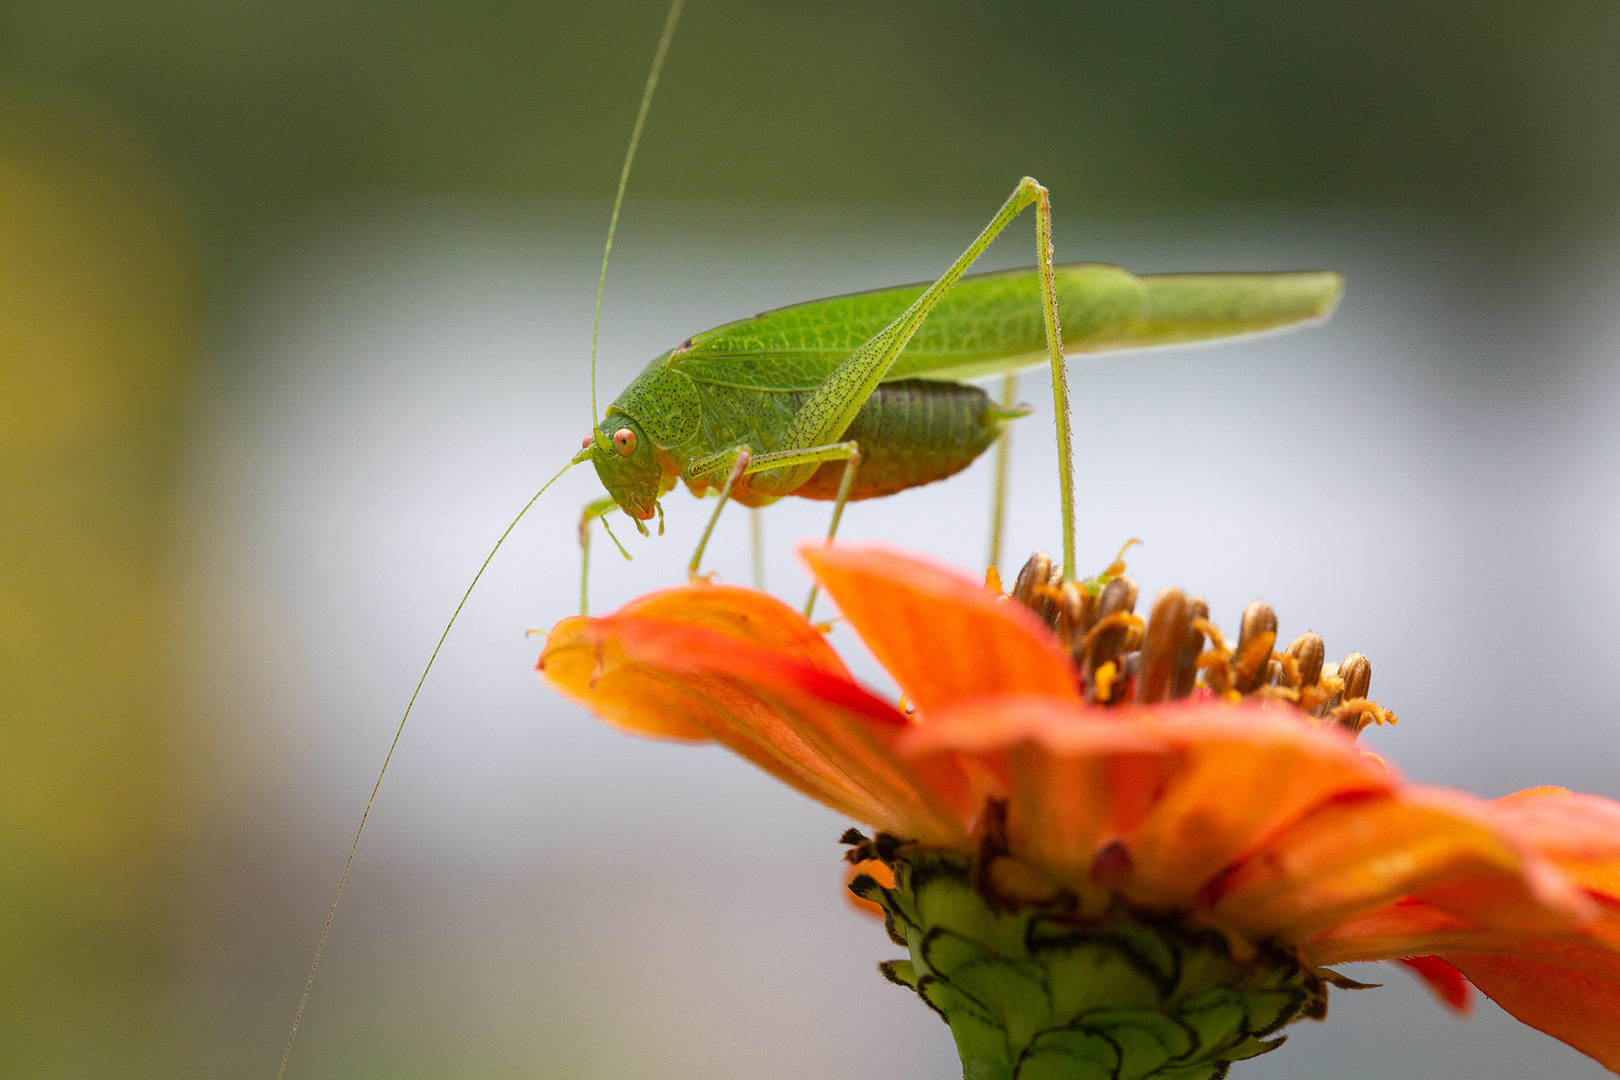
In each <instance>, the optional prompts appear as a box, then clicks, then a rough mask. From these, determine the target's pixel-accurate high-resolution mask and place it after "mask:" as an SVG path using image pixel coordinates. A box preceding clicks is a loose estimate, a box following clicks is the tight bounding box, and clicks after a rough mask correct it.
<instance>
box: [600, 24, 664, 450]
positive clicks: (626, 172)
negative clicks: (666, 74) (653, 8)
mask: <svg viewBox="0 0 1620 1080" xmlns="http://www.w3.org/2000/svg"><path fill="white" fill-rule="evenodd" d="M685 6H686V0H670V5H669V15H668V16H666V17H665V19H664V32H663V34H662V35H660V36H659V38H658V51H657V52H655V53H654V54H653V62H652V70H651V71H649V72H647V88H646V89H645V90H643V91H642V92H641V108H640V109H639V110H637V112H636V126H635V127H633V128H631V129H630V149H629V150H627V151H625V155H624V168H623V169H621V170H619V193H618V194H617V195H615V196H614V197H613V216H612V217H610V218H608V235H607V247H606V249H604V250H603V252H602V276H601V277H600V278H598V279H597V281H596V317H595V318H594V319H593V320H591V431H592V432H593V433H594V434H595V437H596V441H597V442H601V441H602V426H601V417H602V414H601V413H599V412H597V411H596V332H597V330H598V329H599V328H600V327H601V325H602V290H603V289H604V288H605V287H606V286H607V268H608V257H609V256H610V255H612V254H613V231H614V230H615V229H617V228H618V227H619V207H621V206H623V205H624V189H625V188H626V187H627V186H628V185H629V183H630V165H631V163H632V162H634V161H635V160H636V144H638V143H640V142H641V129H642V127H643V126H644V125H645V124H646V123H647V110H648V109H650V108H652V99H653V91H654V90H656V89H657V88H658V73H659V72H660V71H662V70H663V69H664V56H665V54H666V53H668V52H669V43H670V41H672V40H673V39H674V37H675V24H676V23H678V22H680V20H681V8H683V7H685Z"/></svg>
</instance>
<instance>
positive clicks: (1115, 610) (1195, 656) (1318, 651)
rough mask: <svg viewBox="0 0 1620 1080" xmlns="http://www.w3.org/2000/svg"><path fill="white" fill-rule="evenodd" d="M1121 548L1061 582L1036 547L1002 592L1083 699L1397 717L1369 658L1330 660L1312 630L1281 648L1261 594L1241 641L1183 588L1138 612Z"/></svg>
mask: <svg viewBox="0 0 1620 1080" xmlns="http://www.w3.org/2000/svg"><path fill="white" fill-rule="evenodd" d="M1128 546H1129V545H1127V547H1128ZM1120 554H1121V559H1116V560H1115V561H1114V563H1113V564H1112V565H1111V566H1109V567H1108V569H1106V570H1104V571H1103V572H1102V573H1101V574H1098V575H1097V576H1096V577H1094V578H1088V579H1086V580H1084V581H1064V580H1063V567H1062V565H1061V564H1058V563H1055V562H1053V561H1052V557H1051V556H1050V555H1048V554H1047V553H1046V552H1044V551H1037V552H1036V553H1035V554H1033V555H1031V556H1030V557H1029V560H1028V561H1027V562H1026V563H1024V566H1023V569H1021V570H1020V571H1019V572H1018V577H1017V579H1016V580H1015V581H1014V583H1013V587H1012V591H1011V592H1010V593H1007V594H1006V595H1007V599H1008V600H1009V601H1011V602H1013V603H1016V604H1021V605H1022V606H1024V607H1027V608H1028V609H1029V610H1030V611H1033V612H1034V613H1035V614H1036V615H1037V616H1039V617H1040V619H1041V621H1042V622H1044V623H1045V624H1046V625H1047V627H1048V628H1049V629H1050V630H1051V631H1052V635H1053V637H1054V638H1056V639H1057V642H1058V644H1059V645H1061V646H1062V647H1063V649H1064V650H1065V651H1066V652H1068V653H1069V655H1070V656H1071V657H1073V659H1074V663H1075V668H1076V671H1077V679H1078V681H1079V684H1080V691H1081V693H1082V694H1083V695H1084V697H1085V699H1086V700H1087V701H1090V702H1092V703H1094V704H1098V705H1122V704H1127V703H1132V702H1134V703H1138V704H1153V703H1155V702H1160V701H1176V700H1179V699H1182V698H1188V697H1194V696H1197V697H1208V698H1220V699H1224V700H1228V701H1241V700H1244V699H1254V698H1258V699H1276V700H1281V701H1287V702H1289V703H1291V704H1294V705H1297V706H1299V708H1301V709H1303V710H1304V711H1305V712H1306V713H1308V714H1310V715H1311V716H1312V717H1314V718H1315V719H1316V720H1317V722H1318V723H1320V724H1322V725H1324V726H1325V725H1330V724H1331V725H1337V726H1339V727H1342V728H1344V729H1346V730H1347V731H1349V732H1351V733H1352V734H1356V733H1359V732H1360V731H1361V730H1362V729H1363V728H1365V727H1367V726H1368V725H1369V724H1393V723H1395V721H1396V716H1395V714H1394V713H1393V712H1390V711H1389V710H1388V709H1386V708H1384V707H1383V706H1381V705H1379V704H1378V703H1377V702H1376V701H1373V700H1371V699H1370V698H1368V696H1367V693H1368V689H1369V687H1370V686H1371V683H1372V662H1371V661H1369V660H1368V659H1367V657H1365V656H1364V655H1362V654H1361V653H1359V652H1355V653H1351V654H1350V655H1349V656H1346V657H1345V658H1344V659H1343V660H1341V661H1339V662H1338V663H1337V664H1330V663H1326V662H1325V661H1326V656H1327V650H1326V647H1325V646H1324V644H1323V642H1322V639H1321V637H1320V636H1318V635H1317V634H1315V633H1312V632H1309V631H1307V632H1306V633H1303V634H1300V635H1299V636H1298V637H1296V638H1294V639H1293V641H1292V642H1290V643H1289V645H1288V646H1287V647H1286V648H1285V649H1283V650H1282V651H1280V652H1279V651H1277V642H1278V641H1279V640H1280V639H1279V638H1278V636H1277V630H1278V619H1277V612H1276V611H1275V610H1274V609H1273V608H1272V606H1271V605H1270V604H1268V603H1266V602H1265V601H1264V600H1256V601H1255V602H1254V603H1252V604H1250V605H1249V606H1248V607H1247V608H1245V609H1244V610H1243V616H1242V618H1241V619H1240V620H1239V624H1238V638H1237V644H1236V645H1231V644H1228V641H1227V638H1226V635H1224V634H1223V633H1222V632H1221V630H1220V627H1218V626H1216V625H1215V623H1213V622H1211V621H1210V619H1209V604H1208V603H1207V602H1205V600H1204V598H1203V597H1201V596H1192V597H1189V596H1188V595H1187V594H1186V593H1184V592H1183V591H1182V590H1180V589H1178V588H1174V587H1170V588H1165V589H1162V590H1160V592H1159V595H1158V596H1157V597H1155V598H1154V601H1153V606H1152V608H1151V609H1150V611H1149V614H1148V617H1147V618H1146V619H1143V618H1142V617H1141V616H1140V615H1137V614H1136V601H1137V586H1136V582H1135V581H1134V580H1133V579H1132V578H1131V577H1129V576H1128V575H1127V574H1126V573H1125V564H1124V562H1123V561H1122V558H1123V555H1124V552H1123V551H1121V553H1120ZM992 574H993V572H992ZM992 574H987V575H986V580H985V585H986V587H987V588H990V589H991V590H992V591H995V592H1000V588H999V586H1000V584H1001V580H1000V577H999V575H997V576H992Z"/></svg>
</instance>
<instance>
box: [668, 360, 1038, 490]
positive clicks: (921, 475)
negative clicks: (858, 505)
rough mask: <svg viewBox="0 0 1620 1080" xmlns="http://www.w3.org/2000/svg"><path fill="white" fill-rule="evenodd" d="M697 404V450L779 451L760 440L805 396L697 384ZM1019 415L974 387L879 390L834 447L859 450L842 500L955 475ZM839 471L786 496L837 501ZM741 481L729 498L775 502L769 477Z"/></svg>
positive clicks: (699, 485)
mask: <svg viewBox="0 0 1620 1080" xmlns="http://www.w3.org/2000/svg"><path fill="white" fill-rule="evenodd" d="M698 396H699V398H700V399H701V400H703V402H704V410H703V415H704V417H705V419H706V422H705V423H704V424H702V425H701V426H700V429H699V440H700V441H701V442H706V443H708V444H709V445H722V446H724V445H737V444H740V443H750V444H752V445H755V446H757V447H758V448H759V449H761V450H763V451H771V450H777V449H780V448H781V447H779V446H778V445H775V443H776V440H775V439H774V438H772V437H769V436H768V435H767V434H766V433H767V432H768V433H769V435H771V436H774V435H779V434H780V433H781V432H784V431H786V430H787V425H788V421H789V420H790V419H791V418H792V415H793V414H794V413H795V412H797V411H798V409H799V407H800V406H801V405H803V403H804V399H805V398H807V397H809V396H810V394H809V391H805V390H785V391H765V390H754V389H750V388H742V387H730V386H716V385H713V384H700V385H699V387H698ZM1021 415H1023V413H1022V411H1019V410H1006V409H1003V408H1001V407H999V406H997V405H996V404H994V403H993V402H992V401H991V400H990V395H988V394H986V393H985V392H984V391H983V390H981V389H979V388H978V387H977V386H969V385H967V384H964V383H950V382H937V381H934V380H931V379H902V380H900V381H898V382H886V383H883V384H881V385H880V386H879V387H878V388H877V390H876V391H874V392H873V394H872V396H871V397H869V398H867V399H866V404H865V405H863V406H861V411H860V412H859V413H857V414H856V416H855V420H854V422H853V423H851V424H850V426H849V427H848V429H846V430H845V431H844V433H843V435H842V436H840V441H854V442H855V443H857V444H859V446H860V449H861V467H860V469H859V471H858V472H857V473H856V474H855V479H854V482H853V484H852V485H851V487H850V490H849V492H848V498H849V499H850V500H856V499H871V498H876V497H877V496H880V495H893V494H896V493H897V492H901V491H904V490H906V489H907V488H913V487H919V486H921V485H923V484H928V483H932V482H933V481H935V480H943V479H944V478H945V477H947V476H952V475H954V474H956V473H959V472H961V471H962V470H963V469H965V468H967V467H968V466H969V465H971V464H973V461H974V459H975V458H977V457H978V456H979V455H980V454H982V453H984V451H985V450H987V449H989V448H990V447H991V446H992V445H994V444H995V441H996V439H997V438H998V437H1000V435H1001V430H1002V426H1003V425H1004V424H1005V423H1006V422H1007V420H1009V419H1011V418H1013V417H1015V416H1021ZM762 416H769V417H770V422H768V423H766V424H763V425H758V424H754V423H751V420H753V419H757V418H759V417H762ZM739 421H740V422H739ZM749 428H753V429H754V430H749ZM760 428H763V429H764V430H763V431H762V430H759V429H760ZM843 471H844V465H843V462H839V461H829V462H826V463H824V464H823V465H822V466H821V467H820V468H819V469H817V470H816V471H815V472H814V473H813V474H812V475H811V477H810V479H809V480H807V481H805V482H804V483H802V484H800V485H799V486H798V487H796V488H794V489H793V490H792V491H791V492H788V494H792V495H797V496H799V497H801V498H806V499H833V498H836V497H837V494H838V486H839V482H840V480H841V479H842V476H843ZM748 479H749V480H751V481H755V483H751V484H749V485H747V486H746V487H742V488H741V490H736V489H734V490H733V493H732V497H733V498H735V499H737V500H738V501H740V502H742V503H744V504H745V505H749V506H756V505H763V504H764V503H767V502H770V501H772V500H773V499H774V498H777V497H778V496H775V495H772V494H770V490H771V480H772V479H774V478H773V477H772V476H771V474H769V473H761V474H759V475H758V476H757V477H749V478H748ZM688 484H689V485H691V486H692V488H693V490H694V491H698V492H700V493H701V492H702V491H703V490H705V489H706V488H707V487H708V486H709V485H708V484H707V483H705V482H704V481H701V480H698V481H692V480H688Z"/></svg>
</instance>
